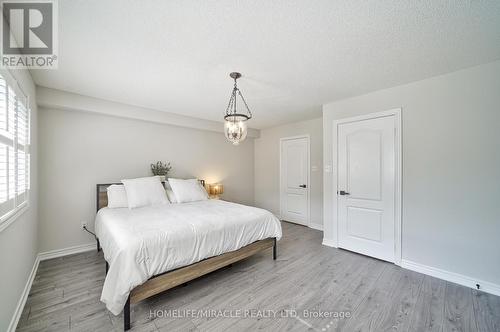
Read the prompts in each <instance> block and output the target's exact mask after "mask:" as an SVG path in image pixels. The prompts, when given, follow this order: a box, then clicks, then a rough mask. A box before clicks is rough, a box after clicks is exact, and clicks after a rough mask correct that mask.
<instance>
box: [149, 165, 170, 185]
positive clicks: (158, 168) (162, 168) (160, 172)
mask: <svg viewBox="0 0 500 332" xmlns="http://www.w3.org/2000/svg"><path fill="white" fill-rule="evenodd" d="M171 170H172V166H170V163H163V162H161V161H157V162H156V164H151V172H153V175H154V176H159V177H160V180H161V181H165V179H166V178H167V174H168V172H170V171H171Z"/></svg>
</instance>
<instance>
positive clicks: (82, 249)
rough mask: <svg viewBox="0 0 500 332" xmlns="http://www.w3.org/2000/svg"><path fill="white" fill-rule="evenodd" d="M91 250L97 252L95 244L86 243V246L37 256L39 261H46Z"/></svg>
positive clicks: (47, 252)
mask: <svg viewBox="0 0 500 332" xmlns="http://www.w3.org/2000/svg"><path fill="white" fill-rule="evenodd" d="M91 250H97V247H96V243H95V242H94V243H88V244H81V245H79V246H74V247H69V248H64V249H56V250H50V251H46V252H41V253H39V254H38V257H39V258H40V261H44V260H47V259H52V258H57V257H62V256H68V255H73V254H79V253H81V252H86V251H91Z"/></svg>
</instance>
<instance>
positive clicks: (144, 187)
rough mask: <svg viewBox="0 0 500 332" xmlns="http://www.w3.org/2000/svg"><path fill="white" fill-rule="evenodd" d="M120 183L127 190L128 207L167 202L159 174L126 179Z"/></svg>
mask: <svg viewBox="0 0 500 332" xmlns="http://www.w3.org/2000/svg"><path fill="white" fill-rule="evenodd" d="M122 183H123V185H124V186H125V190H126V192H127V198H128V207H129V209H134V208H138V207H142V206H152V205H162V204H168V203H169V201H168V198H167V194H166V193H165V189H164V188H163V185H162V184H161V181H160V177H159V176H152V177H147V178H138V179H127V180H122Z"/></svg>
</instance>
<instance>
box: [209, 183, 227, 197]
mask: <svg viewBox="0 0 500 332" xmlns="http://www.w3.org/2000/svg"><path fill="white" fill-rule="evenodd" d="M208 193H209V194H210V195H213V196H218V195H222V194H223V193H224V186H223V185H222V184H220V183H212V184H210V185H208Z"/></svg>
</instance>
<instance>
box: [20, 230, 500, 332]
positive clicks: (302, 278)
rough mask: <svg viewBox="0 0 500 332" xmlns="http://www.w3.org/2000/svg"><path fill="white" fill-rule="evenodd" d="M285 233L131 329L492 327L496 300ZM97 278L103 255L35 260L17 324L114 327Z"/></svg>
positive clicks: (299, 233) (158, 300)
mask: <svg viewBox="0 0 500 332" xmlns="http://www.w3.org/2000/svg"><path fill="white" fill-rule="evenodd" d="M283 233H284V236H283V239H282V240H281V241H280V242H279V243H278V259H277V260H276V261H273V260H272V258H271V252H264V253H261V254H258V255H256V256H254V257H251V258H249V259H247V260H245V261H242V262H239V263H236V264H234V265H233V266H232V267H230V268H225V269H222V270H219V271H216V272H214V273H211V274H209V275H207V276H204V277H202V278H200V279H197V280H194V281H192V282H190V283H189V284H188V285H187V286H185V287H178V288H175V289H172V290H170V291H168V292H166V293H163V294H159V295H157V296H155V297H152V298H150V299H147V300H145V301H143V302H141V303H139V304H136V305H133V306H132V312H131V323H132V331H142V332H149V331H217V332H218V331H256V330H262V331H387V330H394V331H500V297H498V296H494V295H490V294H486V293H483V292H480V291H475V290H471V289H469V288H466V287H462V286H459V285H455V284H452V283H448V282H446V281H443V280H439V279H436V278H432V277H429V276H424V275H422V274H419V273H415V272H412V271H408V270H404V269H401V268H399V267H397V266H395V265H393V264H390V263H386V262H383V261H379V260H376V259H373V258H369V257H366V256H362V255H358V254H355V253H352V252H349V251H345V250H339V249H334V248H329V247H325V246H322V245H321V240H322V233H321V232H319V231H316V230H312V229H309V228H306V227H302V226H298V225H293V224H289V223H283ZM104 278H105V272H104V260H103V258H102V253H96V252H88V253H83V254H77V255H72V256H66V257H62V258H56V259H52V260H48V261H43V262H41V264H40V267H39V269H38V272H37V275H36V277H35V281H34V283H33V286H32V289H31V291H30V294H29V297H28V300H27V302H26V306H25V307H24V310H23V313H22V315H21V319H20V322H19V325H18V329H17V330H18V331H93V332H94V331H122V329H123V317H122V315H119V316H114V315H113V314H111V313H109V312H108V311H107V310H106V308H105V306H104V305H103V304H102V303H101V302H100V301H99V298H100V293H101V290H102V284H103V282H104ZM169 310H177V311H176V313H177V314H181V315H183V314H184V315H185V314H186V312H188V311H191V312H194V311H195V310H219V312H221V311H223V310H226V311H229V312H232V313H233V314H235V317H229V318H221V317H207V316H188V317H181V318H178V317H167V316H166V315H165V313H166V311H169ZM231 310H232V311H231ZM236 310H239V312H240V315H238V314H236V313H237V312H236ZM258 310H261V311H258ZM244 312H246V313H247V316H245V317H242V314H241V313H244ZM306 312H307V313H308V314H309V315H306V314H305V313H306ZM170 313H172V312H170ZM251 313H253V315H251ZM259 313H260V315H259ZM263 313H268V315H267V316H265V315H263ZM325 313H327V314H328V313H330V314H337V316H329V317H325V316H324V315H323V316H322V315H321V314H325ZM342 314H343V315H348V316H347V317H345V316H344V317H342V316H341V317H339V316H338V315H342ZM270 316H271V317H270Z"/></svg>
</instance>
